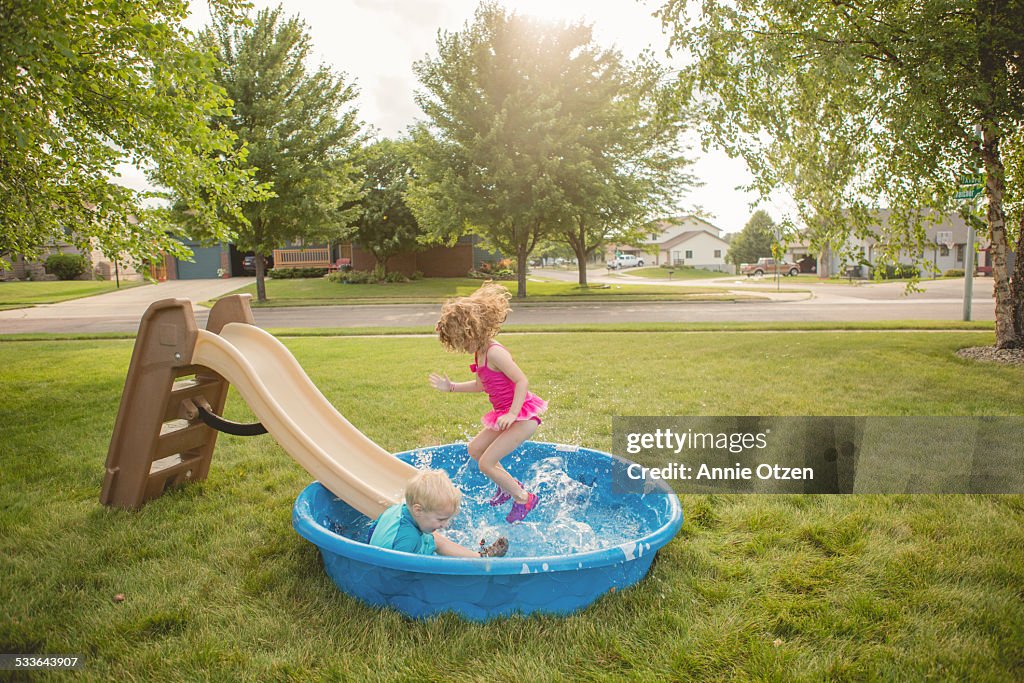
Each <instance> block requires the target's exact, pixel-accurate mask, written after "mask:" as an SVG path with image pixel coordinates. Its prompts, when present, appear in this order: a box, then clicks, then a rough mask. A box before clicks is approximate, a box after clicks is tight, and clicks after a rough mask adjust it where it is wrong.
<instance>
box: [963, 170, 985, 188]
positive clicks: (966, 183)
mask: <svg viewBox="0 0 1024 683" xmlns="http://www.w3.org/2000/svg"><path fill="white" fill-rule="evenodd" d="M956 183H957V185H959V186H960V187H963V188H968V187H976V186H978V185H984V184H985V176H983V175H981V174H979V173H961V174H960V175H959V176H958V177H957V179H956Z"/></svg>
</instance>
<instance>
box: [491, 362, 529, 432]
mask: <svg viewBox="0 0 1024 683" xmlns="http://www.w3.org/2000/svg"><path fill="white" fill-rule="evenodd" d="M490 354H491V355H490V360H492V361H493V363H494V367H495V368H497V369H498V370H501V371H502V372H503V373H505V376H506V377H508V378H509V379H510V380H512V381H513V382H514V383H515V385H516V392H515V394H513V396H512V405H510V406H509V407H508V412H507V413H505V414H504V415H502V416H501V417H499V418H498V420H497V425H498V429H500V430H502V431H504V430H506V429H508V428H509V427H511V426H512V425H514V424H515V423H516V419H517V418H518V417H519V411H520V410H522V408H523V403H524V402H525V401H526V394H527V391H528V390H529V388H530V382H529V380H527V379H526V373H524V372H523V371H522V370H520V369H519V366H518V365H516V362H515V361H514V360H512V354H511V353H509V352H508V350H507V349H505V348H504V347H501V346H492V347H491V351H490Z"/></svg>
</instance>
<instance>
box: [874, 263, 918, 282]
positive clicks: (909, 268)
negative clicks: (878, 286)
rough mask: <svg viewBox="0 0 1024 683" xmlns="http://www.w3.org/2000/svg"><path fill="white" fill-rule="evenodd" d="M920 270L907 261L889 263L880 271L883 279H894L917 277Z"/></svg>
mask: <svg viewBox="0 0 1024 683" xmlns="http://www.w3.org/2000/svg"><path fill="white" fill-rule="evenodd" d="M920 275H921V271H920V270H919V269H918V267H917V266H915V265H911V264H909V263H899V264H897V265H892V264H889V265H887V266H886V267H885V271H884V272H883V273H882V279H883V280H896V279H899V278H904V277H919V276H920Z"/></svg>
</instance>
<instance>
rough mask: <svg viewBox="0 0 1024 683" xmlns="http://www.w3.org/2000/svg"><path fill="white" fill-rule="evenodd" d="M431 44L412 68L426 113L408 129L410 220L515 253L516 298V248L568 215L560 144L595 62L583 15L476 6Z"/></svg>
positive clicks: (522, 253)
mask: <svg viewBox="0 0 1024 683" xmlns="http://www.w3.org/2000/svg"><path fill="white" fill-rule="evenodd" d="M437 49H438V54H437V56H436V57H432V58H427V59H424V60H422V61H420V62H417V63H416V64H415V66H414V69H415V71H416V74H417V76H418V77H419V79H420V82H421V83H422V85H423V90H422V91H421V92H419V93H417V101H418V103H419V105H420V107H421V108H422V109H423V111H424V113H425V114H426V116H427V121H426V122H425V123H423V124H422V125H421V126H419V127H418V128H417V129H416V130H415V132H414V140H415V143H416V161H415V163H416V170H417V181H416V182H414V183H413V186H412V188H411V189H410V193H409V201H410V205H411V206H412V208H413V211H414V212H415V213H416V215H417V217H418V218H419V220H420V224H421V225H423V226H424V228H425V229H426V230H427V231H428V232H429V233H431V234H432V235H434V236H436V237H438V238H440V239H444V240H446V241H452V240H454V239H456V238H457V237H458V236H459V235H460V234H462V232H464V231H465V230H466V229H469V230H472V231H474V232H476V233H478V234H480V235H482V236H483V237H484V238H485V240H486V241H487V242H488V243H489V244H490V245H491V246H493V247H495V248H497V249H498V250H500V251H502V252H504V253H505V254H509V255H511V256H515V258H516V263H517V266H518V280H519V282H518V287H517V296H519V297H525V296H526V263H527V257H528V256H529V254H530V253H531V252H532V251H533V249H534V248H535V247H536V246H537V244H538V242H540V241H541V240H543V239H544V238H545V237H548V236H550V235H551V234H552V233H553V232H555V231H556V230H557V229H558V228H559V227H560V226H562V225H565V224H566V222H567V221H569V220H570V218H571V216H570V215H569V213H568V211H567V207H568V199H567V189H566V187H565V185H564V183H563V182H562V178H563V176H564V175H565V173H566V170H565V165H566V164H567V163H569V160H568V158H567V145H568V144H571V142H572V140H574V139H575V138H574V137H573V136H572V131H573V128H574V126H577V125H578V122H574V121H573V120H572V114H571V113H570V112H571V111H575V110H576V105H575V104H574V103H575V101H576V99H575V93H574V91H573V87H574V85H575V84H576V83H580V82H582V81H583V80H584V78H583V75H582V74H583V72H584V71H586V70H587V69H591V68H593V67H594V65H595V60H596V58H597V56H598V55H597V50H596V48H594V46H593V45H591V42H590V31H589V29H588V28H586V27H585V26H582V25H576V26H563V25H555V24H548V23H543V22H540V21H537V20H534V19H531V18H528V17H523V16H520V15H517V14H513V13H508V12H506V11H505V10H504V9H502V8H501V7H499V6H497V5H494V4H483V5H481V6H480V7H479V8H478V9H477V12H476V15H475V18H474V20H473V22H472V23H471V24H467V25H466V26H465V28H464V29H463V30H462V31H460V32H455V33H442V34H440V35H439V36H438V40H437Z"/></svg>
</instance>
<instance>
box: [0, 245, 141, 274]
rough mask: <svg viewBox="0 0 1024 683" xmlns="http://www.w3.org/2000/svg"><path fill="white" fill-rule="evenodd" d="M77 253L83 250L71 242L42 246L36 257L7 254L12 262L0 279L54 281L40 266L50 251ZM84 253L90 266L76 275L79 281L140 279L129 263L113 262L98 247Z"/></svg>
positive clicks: (0, 270)
mask: <svg viewBox="0 0 1024 683" xmlns="http://www.w3.org/2000/svg"><path fill="white" fill-rule="evenodd" d="M79 253H83V252H81V251H80V250H79V249H78V248H77V247H75V246H74V245H72V244H69V243H67V242H56V243H54V244H52V245H50V246H49V247H47V248H46V249H44V250H43V251H42V253H41V254H40V256H39V258H38V259H36V260H30V259H26V258H25V257H24V256H21V255H18V254H10V255H8V257H7V260H8V261H10V263H11V265H10V268H8V269H7V270H4V269H0V280H55V279H57V277H56V276H55V275H48V274H47V273H46V268H45V267H44V266H43V264H44V263H46V258H47V257H48V256H52V255H53V254H79ZM84 255H85V258H86V261H88V264H89V267H88V268H86V271H85V272H84V273H82V274H81V275H80V276H79V277H78V279H79V280H113V279H115V278H117V279H121V280H141V279H142V274H141V273H139V272H138V271H137V270H136V269H135V268H134V267H132V265H131V264H129V263H121V262H115V261H114V260H113V259H110V258H107V256H106V255H105V254H104V253H103V252H102V251H100V250H99V249H92V250H90V251H87V252H84Z"/></svg>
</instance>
